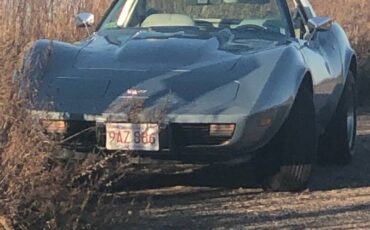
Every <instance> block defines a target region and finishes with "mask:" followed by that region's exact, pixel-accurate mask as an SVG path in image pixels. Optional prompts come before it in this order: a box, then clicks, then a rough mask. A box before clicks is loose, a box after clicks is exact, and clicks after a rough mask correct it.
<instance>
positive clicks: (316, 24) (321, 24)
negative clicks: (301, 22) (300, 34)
mask: <svg viewBox="0 0 370 230" xmlns="http://www.w3.org/2000/svg"><path fill="white" fill-rule="evenodd" d="M332 24H333V19H331V18H330V17H313V18H311V19H309V20H308V23H307V26H308V29H309V33H307V34H306V36H305V39H306V40H307V42H308V43H309V42H310V41H311V40H312V39H313V38H314V37H315V35H316V33H317V32H319V31H328V30H329V29H330V28H331V26H332Z"/></svg>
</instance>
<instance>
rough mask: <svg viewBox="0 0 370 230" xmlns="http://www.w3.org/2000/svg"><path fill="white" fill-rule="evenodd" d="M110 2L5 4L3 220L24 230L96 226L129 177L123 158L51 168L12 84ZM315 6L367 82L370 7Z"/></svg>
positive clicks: (0, 92) (0, 151) (350, 3)
mask: <svg viewBox="0 0 370 230" xmlns="http://www.w3.org/2000/svg"><path fill="white" fill-rule="evenodd" d="M110 2H111V1H110V0H94V1H92V0H81V1H73V0H0V31H1V35H0V63H1V65H0V66H1V70H2V71H1V73H0V216H1V215H6V216H8V217H10V218H11V219H12V221H13V224H14V225H15V226H16V227H17V228H18V229H33V228H37V229H80V228H83V227H86V228H89V227H91V224H97V223H96V222H97V221H96V220H95V221H92V220H94V217H96V215H98V214H99V213H100V212H101V210H106V209H104V205H109V203H108V204H104V205H102V204H101V203H100V202H99V195H98V194H99V191H101V190H102V189H103V190H104V188H105V187H106V186H107V184H109V183H110V182H111V178H110V175H111V174H110V173H111V171H112V170H118V171H119V172H121V173H124V170H126V169H127V168H128V166H129V163H127V159H126V158H125V157H124V156H122V155H111V156H102V155H96V156H92V157H89V158H88V159H85V160H84V161H83V162H80V161H76V160H73V161H71V162H68V163H65V162H62V163H61V162H57V161H55V162H54V161H51V159H50V158H49V157H48V156H47V153H50V152H53V151H54V149H55V146H54V145H53V144H52V143H51V142H50V141H49V140H48V139H47V138H46V137H43V136H42V135H39V134H40V133H41V132H40V127H39V126H38V125H37V124H35V122H34V121H33V120H32V118H30V116H29V114H28V113H27V111H25V110H24V103H25V102H24V101H23V102H22V101H19V100H18V99H17V87H14V82H13V73H14V70H15V69H17V68H19V66H20V65H21V63H22V61H23V56H24V52H25V51H26V50H27V49H29V48H30V47H31V44H32V43H33V42H34V41H35V40H36V39H39V38H50V39H57V40H63V41H68V42H73V41H76V40H78V39H79V38H81V37H83V36H84V35H85V34H86V33H85V31H78V30H76V29H75V27H74V23H73V21H74V17H73V16H74V15H75V14H76V13H77V12H79V11H91V12H93V13H95V14H96V15H97V18H98V19H99V18H100V17H101V16H102V15H103V13H104V11H105V9H106V8H107V6H108V5H109V4H110ZM313 3H314V5H315V6H316V9H317V10H318V12H319V14H321V15H323V14H325V15H330V16H333V17H334V18H335V19H336V20H338V21H339V22H341V23H342V24H343V25H344V28H345V29H346V31H347V33H348V34H349V36H350V37H351V40H352V43H353V44H354V47H355V48H356V50H357V51H358V53H359V55H360V60H361V70H362V71H361V74H362V76H365V75H366V74H365V73H368V72H369V71H370V68H369V66H370V65H369V64H367V63H368V61H369V46H368V44H369V42H370V41H369V40H370V28H369V27H370V21H369V15H368V14H369V12H368V10H367V9H368V5H369V3H368V0H356V1H354V0H336V1H320V0H313ZM20 77H25V76H24V75H20ZM8 134H10V135H8ZM117 162H119V164H117ZM81 180H82V181H84V182H85V185H86V184H88V185H90V186H88V187H81V186H79V187H76V186H73V185H71V183H70V182H71V181H79V184H84V183H82V182H81ZM67 185H70V186H67ZM99 205H102V206H99ZM99 207H102V209H101V210H99ZM120 208H121V209H123V208H124V207H120ZM86 210H88V212H87V211H86ZM121 213H124V212H122V210H121ZM100 214H101V213H100ZM107 218H108V216H107ZM86 219H89V220H90V225H89V223H88V222H85V221H84V220H86ZM121 219H122V218H121ZM0 220H1V218H0ZM100 222H101V223H100V224H102V225H100V226H103V224H105V223H106V224H107V226H109V224H114V221H113V222H112V219H109V220H108V219H107V220H100ZM0 223H1V221H0ZM98 227H99V225H96V228H98ZM0 229H1V227H0Z"/></svg>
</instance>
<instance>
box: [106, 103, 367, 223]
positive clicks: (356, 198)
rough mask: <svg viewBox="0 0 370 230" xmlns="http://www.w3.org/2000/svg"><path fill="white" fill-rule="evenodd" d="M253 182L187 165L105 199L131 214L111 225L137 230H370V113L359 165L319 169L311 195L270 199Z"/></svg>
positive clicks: (232, 171)
mask: <svg viewBox="0 0 370 230" xmlns="http://www.w3.org/2000/svg"><path fill="white" fill-rule="evenodd" d="M179 171H180V172H179ZM240 173H245V174H250V175H251V176H250V179H248V178H246V177H245V176H238V175H240ZM253 178H254V177H253V173H252V170H251V169H249V168H248V165H243V166H237V167H230V168H224V167H222V168H219V167H211V168H200V169H199V168H196V167H195V168H193V170H189V168H188V167H187V166H183V165H182V166H178V170H177V171H176V173H174V172H172V173H163V172H161V173H157V174H153V175H151V176H150V177H143V178H141V179H136V180H138V181H136V183H134V184H136V185H140V186H136V187H135V186H134V187H131V188H130V189H131V192H130V193H125V192H122V193H115V194H112V195H109V198H107V199H109V200H110V201H111V202H112V205H113V206H123V205H124V206H125V207H126V208H125V211H124V212H127V213H116V214H115V215H116V216H115V217H113V216H112V219H114V218H119V216H120V215H124V214H129V215H128V216H129V218H128V219H125V220H124V222H125V223H123V224H122V226H120V227H126V228H131V229H144V228H149V229H168V228H176V229H230V228H233V229H248V228H253V229H254V228H259V229H263V228H271V227H275V228H290V229H292V228H293V229H302V228H324V229H338V228H340V229H346V228H348V229H352V228H356V229H361V228H363V229H370V109H362V111H361V116H360V117H359V131H358V142H357V151H356V157H355V159H354V162H353V163H352V164H351V165H349V166H346V167H331V168H321V167H318V168H316V170H315V173H314V175H313V178H312V182H311V184H310V186H309V189H308V190H307V191H305V192H303V193H298V194H291V193H266V192H263V191H262V190H261V189H260V188H258V186H257V185H256V183H255V181H254V179H253ZM128 183H130V182H128ZM240 184H242V185H243V186H242V188H240V186H239V185H240ZM126 186H127V185H126ZM132 190H133V191H132ZM148 197H149V198H148ZM128 201H129V202H128ZM113 206H112V208H113ZM135 210H140V211H135Z"/></svg>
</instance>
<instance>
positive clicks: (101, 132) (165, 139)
mask: <svg viewBox="0 0 370 230" xmlns="http://www.w3.org/2000/svg"><path fill="white" fill-rule="evenodd" d="M288 111H289V106H288V105H287V106H280V107H277V108H272V109H269V110H265V111H263V112H260V113H256V114H254V115H252V116H245V115H222V116H213V115H194V116H193V115H191V116H190V115H178V116H167V117H166V119H162V120H161V121H160V122H158V123H160V124H161V125H160V135H159V137H160V140H159V143H160V151H161V152H162V153H171V154H182V153H184V154H189V153H196V154H198V153H200V154H201V153H206V154H217V155H222V154H227V155H231V156H236V155H245V154H251V153H254V152H256V151H257V150H258V149H260V148H262V147H263V146H264V145H265V144H267V143H268V142H269V141H270V140H271V139H272V137H273V136H274V135H275V134H276V133H277V131H278V130H279V129H280V127H281V125H282V124H283V122H284V120H285V117H286V116H287V114H288ZM33 114H34V116H36V117H38V118H39V119H47V120H65V121H67V123H68V132H67V134H66V135H65V136H64V138H65V139H66V140H68V141H64V142H63V145H64V146H65V147H66V148H69V149H73V150H77V151H91V150H92V149H94V148H95V149H96V148H98V149H102V150H104V149H105V146H106V145H105V139H106V136H105V135H106V134H105V133H106V130H105V126H106V123H109V122H114V123H117V122H123V123H124V122H127V120H126V119H127V117H125V116H121V115H115V114H110V115H104V116H92V115H73V114H65V113H55V112H44V111H33ZM265 118H269V119H270V121H271V122H270V123H267V124H262V123H261V121H262V120H265ZM194 121H196V122H194ZM138 122H139V123H147V122H149V123H153V121H150V120H147V119H146V120H145V119H144V118H142V120H140V119H139V121H138ZM210 124H235V131H234V134H233V136H232V137H214V136H210V135H209V127H210ZM77 134H78V135H77Z"/></svg>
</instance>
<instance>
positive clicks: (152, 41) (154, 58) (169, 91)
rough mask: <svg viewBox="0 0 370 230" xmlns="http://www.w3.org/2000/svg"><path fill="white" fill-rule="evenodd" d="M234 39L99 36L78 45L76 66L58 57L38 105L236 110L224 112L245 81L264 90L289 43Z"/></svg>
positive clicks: (70, 109)
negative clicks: (139, 105)
mask: <svg viewBox="0 0 370 230" xmlns="http://www.w3.org/2000/svg"><path fill="white" fill-rule="evenodd" d="M230 36H231V35H230V34H228V33H225V34H222V33H221V34H218V35H209V34H206V35H204V34H203V35H202V34H196V35H193V34H191V35H184V34H173V33H158V32H150V31H144V32H140V31H136V32H130V31H113V32H110V33H109V34H104V33H103V34H98V35H96V36H94V37H93V38H92V39H91V40H89V41H87V42H85V43H82V44H79V45H78V47H80V48H79V49H78V52H76V54H75V55H74V59H72V60H73V64H72V67H67V66H68V64H66V62H67V63H68V62H70V61H71V60H70V58H69V57H63V56H59V57H57V56H58V52H54V53H55V55H56V57H54V59H53V61H52V62H53V63H52V64H51V66H52V67H50V68H49V69H48V71H47V72H46V74H45V76H44V78H43V82H42V84H41V85H40V90H39V91H38V92H39V93H38V102H39V103H38V105H37V106H38V108H39V109H42V108H41V107H42V106H44V105H45V104H48V105H50V103H49V101H52V105H53V110H55V111H58V112H63V113H68V114H93V115H101V114H122V113H126V112H127V111H126V109H127V107H131V105H132V102H135V103H136V101H137V99H144V101H145V103H144V107H145V108H147V109H148V111H149V110H151V109H153V108H157V107H158V106H159V107H166V113H171V114H216V113H221V112H224V111H229V112H232V110H228V109H225V108H227V107H232V106H233V102H234V101H235V99H236V98H237V96H238V91H239V89H240V88H241V84H242V83H241V82H244V81H243V79H245V78H250V79H253V78H255V79H256V80H253V81H257V82H259V83H258V84H259V85H261V87H262V88H263V84H264V82H266V81H267V79H268V77H269V76H270V75H271V74H272V73H273V72H274V69H275V68H276V63H277V62H278V60H280V59H281V57H282V56H283V55H284V52H285V50H286V49H287V47H288V45H286V44H281V43H279V42H276V41H270V40H263V39H249V41H248V42H245V43H243V42H240V41H235V40H232V39H230ZM57 60H58V61H57ZM63 60H64V62H65V63H64V65H63V63H61V62H62V61H63ZM261 74H262V75H263V76H261ZM253 81H252V82H253ZM256 95H257V94H256ZM253 100H255V99H253ZM253 103H254V102H252V101H251V106H252V105H253ZM127 105H129V106H127ZM245 108H246V107H243V109H245Z"/></svg>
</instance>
